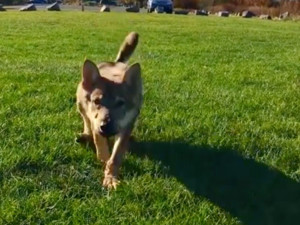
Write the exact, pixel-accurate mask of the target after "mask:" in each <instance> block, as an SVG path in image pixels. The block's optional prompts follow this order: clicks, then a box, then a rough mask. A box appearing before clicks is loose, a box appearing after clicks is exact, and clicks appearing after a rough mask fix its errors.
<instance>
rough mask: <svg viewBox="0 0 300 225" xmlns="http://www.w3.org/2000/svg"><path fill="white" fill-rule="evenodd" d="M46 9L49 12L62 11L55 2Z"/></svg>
mask: <svg viewBox="0 0 300 225" xmlns="http://www.w3.org/2000/svg"><path fill="white" fill-rule="evenodd" d="M46 9H47V10H48V11H60V7H59V4H58V2H54V3H53V4H51V5H48V6H47V7H46Z"/></svg>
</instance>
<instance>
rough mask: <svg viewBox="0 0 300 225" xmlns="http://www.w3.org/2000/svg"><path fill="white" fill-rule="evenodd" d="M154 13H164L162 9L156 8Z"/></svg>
mask: <svg viewBox="0 0 300 225" xmlns="http://www.w3.org/2000/svg"><path fill="white" fill-rule="evenodd" d="M154 11H155V12H156V13H163V12H164V11H165V9H164V7H161V6H157V7H156V8H155V10H154Z"/></svg>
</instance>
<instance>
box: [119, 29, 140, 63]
mask: <svg viewBox="0 0 300 225" xmlns="http://www.w3.org/2000/svg"><path fill="white" fill-rule="evenodd" d="M138 41H139V35H138V34H137V33H135V32H131V33H129V34H128V35H127V36H126V38H125V40H124V42H123V44H122V45H121V47H120V50H119V53H118V55H117V58H116V62H122V63H127V61H128V60H129V58H130V56H131V55H132V53H133V52H134V49H135V47H136V46H137V44H138Z"/></svg>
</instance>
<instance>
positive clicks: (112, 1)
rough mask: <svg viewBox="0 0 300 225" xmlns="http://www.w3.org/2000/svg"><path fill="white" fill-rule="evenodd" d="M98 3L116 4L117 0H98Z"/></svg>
mask: <svg viewBox="0 0 300 225" xmlns="http://www.w3.org/2000/svg"><path fill="white" fill-rule="evenodd" d="M99 3H100V5H114V6H117V1H116V0H100V1H99Z"/></svg>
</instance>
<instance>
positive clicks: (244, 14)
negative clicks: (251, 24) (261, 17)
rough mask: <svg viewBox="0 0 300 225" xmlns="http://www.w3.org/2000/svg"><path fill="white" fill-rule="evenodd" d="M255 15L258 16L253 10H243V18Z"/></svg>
mask: <svg viewBox="0 0 300 225" xmlns="http://www.w3.org/2000/svg"><path fill="white" fill-rule="evenodd" d="M253 16H256V15H255V14H254V13H253V12H251V11H243V12H242V17H243V18H251V17H253Z"/></svg>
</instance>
